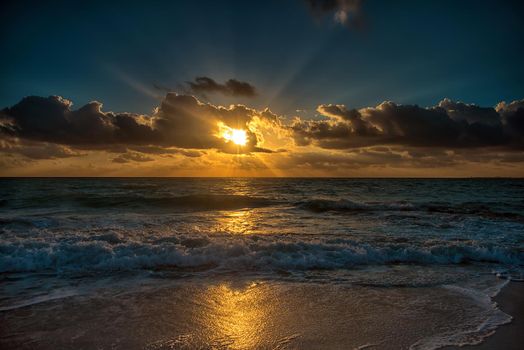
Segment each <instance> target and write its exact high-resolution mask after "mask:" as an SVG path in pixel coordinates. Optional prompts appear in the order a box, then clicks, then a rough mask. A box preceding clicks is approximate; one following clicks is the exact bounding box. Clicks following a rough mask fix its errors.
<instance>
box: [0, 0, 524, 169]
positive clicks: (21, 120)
mask: <svg viewBox="0 0 524 350" xmlns="http://www.w3.org/2000/svg"><path fill="white" fill-rule="evenodd" d="M0 7H1V8H0V42H1V44H2V49H3V50H2V51H3V54H2V55H0V76H1V77H2V79H1V81H0V175H3V176H348V177H352V176H365V177H375V176H378V177H383V176H387V177H389V176H392V177H403V176H405V177H412V176H423V177H435V176H445V177H447V176H453V177H454V176H458V177H464V176H465V177H470V176H524V156H523V152H522V151H523V150H524V65H523V64H522V63H521V61H522V57H524V4H523V3H522V2H521V1H469V0H464V1H376V0H375V1H373V0H360V1H358V0H285V1H282V0H280V1H149V2H147V3H146V2H142V1H125V2H124V1H115V2H108V1H89V2H73V1H47V2H41V1H5V2H2V4H1V5H0ZM234 130H240V131H239V132H240V133H241V134H242V135H241V136H242V137H241V138H243V140H240V141H241V142H240V143H238V142H235V140H232V139H231V137H229V138H228V135H231V133H232V132H233V131H234ZM237 141H238V140H237Z"/></svg>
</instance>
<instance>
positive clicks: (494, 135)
mask: <svg viewBox="0 0 524 350" xmlns="http://www.w3.org/2000/svg"><path fill="white" fill-rule="evenodd" d="M317 111H318V113H319V114H320V115H322V116H324V117H325V118H324V119H322V120H302V119H296V120H295V121H294V122H293V124H292V126H291V129H292V131H293V138H294V140H295V143H296V144H297V145H299V146H306V145H315V146H318V147H321V148H325V149H352V148H360V147H368V146H377V145H401V146H405V147H426V148H446V149H461V148H482V147H500V148H505V149H523V148H524V142H523V137H524V132H523V131H524V129H523V125H522V124H523V120H524V101H515V102H512V103H511V104H509V105H506V104H505V103H500V104H499V105H498V106H497V107H496V108H492V107H479V106H476V105H471V104H465V103H462V102H453V101H451V100H449V99H444V100H442V101H441V102H440V103H439V104H438V105H437V106H434V107H429V108H422V107H419V106H417V105H398V104H396V103H394V102H383V103H381V104H380V105H378V106H376V107H367V108H362V109H359V110H356V109H348V108H346V107H345V106H343V105H331V104H327V105H320V106H319V107H318V108H317Z"/></svg>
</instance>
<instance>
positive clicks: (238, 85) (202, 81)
mask: <svg viewBox="0 0 524 350" xmlns="http://www.w3.org/2000/svg"><path fill="white" fill-rule="evenodd" d="M186 84H187V86H188V87H189V92H191V93H193V94H196V95H202V96H205V95H206V94H213V93H219V94H222V95H226V96H235V97H254V96H256V94H257V93H256V89H255V87H254V86H253V85H251V84H249V83H247V82H244V81H239V80H236V79H229V80H227V81H226V82H225V83H223V84H221V83H218V82H216V81H215V80H213V79H211V78H209V77H197V78H195V80H194V81H188V82H186Z"/></svg>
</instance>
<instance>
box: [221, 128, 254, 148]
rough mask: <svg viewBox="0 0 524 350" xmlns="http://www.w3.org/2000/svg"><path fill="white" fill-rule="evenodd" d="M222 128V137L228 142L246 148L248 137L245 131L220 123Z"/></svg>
mask: <svg viewBox="0 0 524 350" xmlns="http://www.w3.org/2000/svg"><path fill="white" fill-rule="evenodd" d="M218 126H219V128H220V137H222V138H223V139H224V140H226V141H227V142H233V143H234V144H235V145H238V146H245V145H246V144H247V141H248V136H247V132H246V130H243V129H233V128H230V127H229V126H227V125H225V124H224V123H219V125H218Z"/></svg>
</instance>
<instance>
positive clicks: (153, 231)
mask: <svg viewBox="0 0 524 350" xmlns="http://www.w3.org/2000/svg"><path fill="white" fill-rule="evenodd" d="M523 266H524V180H516V179H464V180H451V179H247V178H227V179H222V178H221V179H201V178H199V179H193V178H187V179H185V178H184V179H178V178H177V179H174V178H165V179H158V178H139V179H136V178H132V179H128V178H119V179H59V178H57V179H1V180H0V272H1V275H0V276H1V277H0V278H1V283H0V318H1V322H2V324H3V326H2V327H0V344H1V345H3V347H5V348H34V347H39V348H49V349H52V348H57V347H88V348H122V349H130V348H148V349H163V348H166V349H167V348H170V349H171V348H233V349H244V348H246V349H248V348H307V347H311V348H319V347H321V348H341V347H343V348H361V349H362V348H384V349H387V348H391V349H398V348H412V349H433V348H438V347H441V346H445V345H453V344H457V345H460V344H475V343H478V342H480V341H482V339H484V338H485V337H486V336H489V335H490V334H492V333H493V331H494V330H495V329H496V327H497V326H499V325H501V324H504V323H507V322H509V321H510V320H511V315H508V314H506V313H504V312H503V311H502V310H500V309H498V307H497V305H496V304H495V303H494V302H493V301H492V297H493V296H494V295H495V294H496V293H497V292H498V291H499V290H500V289H501V288H503V286H504V285H505V284H506V283H507V281H508V279H512V278H513V279H522V271H523ZM399 334H400V335H399Z"/></svg>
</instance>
